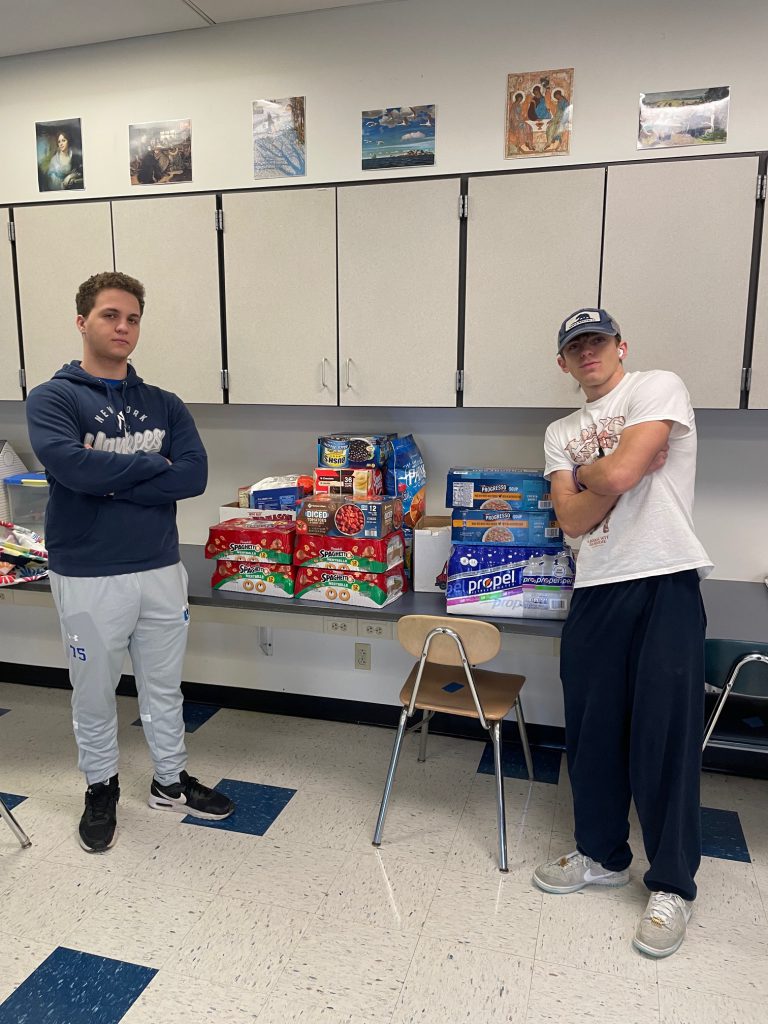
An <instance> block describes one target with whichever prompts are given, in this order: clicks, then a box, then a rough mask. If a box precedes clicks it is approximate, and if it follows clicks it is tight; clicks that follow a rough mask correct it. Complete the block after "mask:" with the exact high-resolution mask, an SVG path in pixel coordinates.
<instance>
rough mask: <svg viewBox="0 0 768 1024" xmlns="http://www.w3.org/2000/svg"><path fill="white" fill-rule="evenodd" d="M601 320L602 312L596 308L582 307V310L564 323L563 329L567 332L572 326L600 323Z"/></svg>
mask: <svg viewBox="0 0 768 1024" xmlns="http://www.w3.org/2000/svg"><path fill="white" fill-rule="evenodd" d="M600 322H601V317H600V312H599V311H598V310H596V309H582V310H581V311H580V312H578V313H576V315H575V316H572V317H571V318H570V320H566V321H565V323H564V324H563V327H562V330H563V332H564V333H565V332H566V331H570V329H571V328H572V327H575V326H576V325H577V324H586V323H590V324H599V323H600Z"/></svg>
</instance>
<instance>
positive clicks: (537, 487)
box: [445, 467, 552, 512]
mask: <svg viewBox="0 0 768 1024" xmlns="http://www.w3.org/2000/svg"><path fill="white" fill-rule="evenodd" d="M445 504H446V505H447V506H448V508H483V509H495V510H497V511H512V512H528V511H538V510H543V509H551V508H552V499H551V497H550V494H549V481H548V480H545V479H544V477H543V475H542V470H540V469H477V468H471V467H458V468H456V469H450V470H449V471H448V489H447V491H446V497H445Z"/></svg>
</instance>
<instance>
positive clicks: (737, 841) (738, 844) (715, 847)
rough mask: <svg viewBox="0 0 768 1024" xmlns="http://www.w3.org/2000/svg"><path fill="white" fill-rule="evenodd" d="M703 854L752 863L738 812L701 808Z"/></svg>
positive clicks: (720, 858)
mask: <svg viewBox="0 0 768 1024" xmlns="http://www.w3.org/2000/svg"><path fill="white" fill-rule="evenodd" d="M701 852H702V854H703V855H704V856H705V857H717V858H718V859H719V860H741V861H745V862H746V863H747V864H749V863H750V861H751V859H752V858H751V857H750V856H749V850H748V849H747V840H746V839H745V838H744V830H743V829H742V827H741V821H740V819H739V815H738V812H737V811H722V810H720V809H719V808H717V807H702V808H701Z"/></svg>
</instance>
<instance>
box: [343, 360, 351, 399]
mask: <svg viewBox="0 0 768 1024" xmlns="http://www.w3.org/2000/svg"><path fill="white" fill-rule="evenodd" d="M351 362H352V360H351V359H347V364H346V366H347V368H346V382H345V385H344V386H345V387H346V389H347V391H349V390H351V388H352V385H351V384H350V383H349V367H350V364H351Z"/></svg>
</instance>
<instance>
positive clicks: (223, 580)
mask: <svg viewBox="0 0 768 1024" xmlns="http://www.w3.org/2000/svg"><path fill="white" fill-rule="evenodd" d="M295 581H296V570H295V569H294V567H293V566H292V565H283V564H280V563H277V562H242V561H230V560H227V559H222V560H221V561H219V562H217V563H216V568H215V569H214V572H213V576H212V577H211V586H212V587H213V589H214V590H228V591H234V592H235V593H240V594H252V595H253V596H254V597H293V590H294V584H295Z"/></svg>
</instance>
